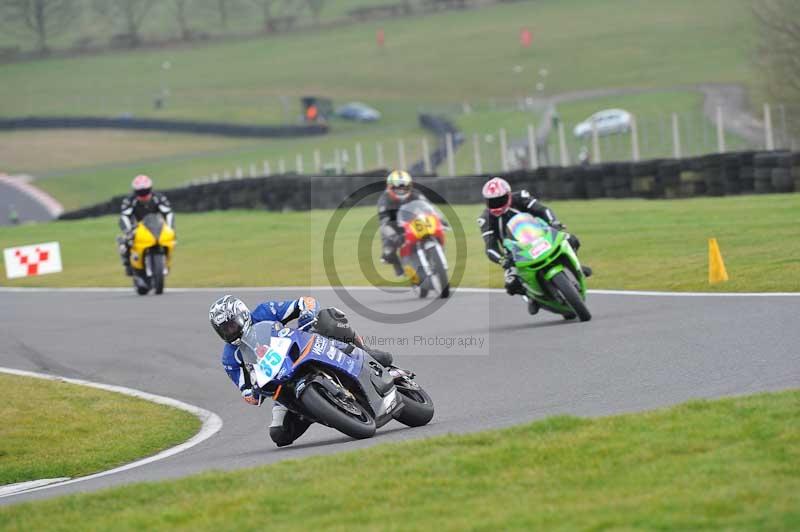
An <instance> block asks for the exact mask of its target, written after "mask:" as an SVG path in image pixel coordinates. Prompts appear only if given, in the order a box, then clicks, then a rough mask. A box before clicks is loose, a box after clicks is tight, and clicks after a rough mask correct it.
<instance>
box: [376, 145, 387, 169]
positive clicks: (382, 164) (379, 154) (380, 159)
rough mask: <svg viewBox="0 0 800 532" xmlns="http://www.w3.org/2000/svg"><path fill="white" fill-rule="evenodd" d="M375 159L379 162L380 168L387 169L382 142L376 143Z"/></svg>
mask: <svg viewBox="0 0 800 532" xmlns="http://www.w3.org/2000/svg"><path fill="white" fill-rule="evenodd" d="M375 158H376V159H377V161H378V168H386V163H385V162H384V161H383V144H381V143H380V142H376V143H375Z"/></svg>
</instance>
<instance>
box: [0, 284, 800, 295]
mask: <svg viewBox="0 0 800 532" xmlns="http://www.w3.org/2000/svg"><path fill="white" fill-rule="evenodd" d="M337 289H344V290H348V291H351V292H363V291H367V290H378V291H392V290H397V291H400V289H397V288H392V287H380V286H336V287H334V286H221V287H194V288H189V287H186V288H180V287H177V288H169V289H165V292H174V293H186V292H198V293H204V292H205V293H220V294H223V293H233V292H237V291H239V292H255V291H263V292H269V291H295V292H301V291H304V290H305V291H322V290H327V291H334V290H337ZM4 292H6V293H15V292H16V293H50V292H52V293H116V292H130V293H131V294H133V291H132V289H131V288H122V287H83V288H82V287H66V288H45V287H21V286H13V287H12V286H0V293H4ZM453 292H454V293H456V292H464V293H498V294H499V293H503V294H504V293H505V290H503V289H502V288H470V287H463V288H462V287H459V288H453ZM588 292H589V293H590V294H598V295H612V296H654V297H800V292H667V291H658V290H605V289H590V290H588Z"/></svg>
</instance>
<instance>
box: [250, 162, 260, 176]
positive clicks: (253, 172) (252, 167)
mask: <svg viewBox="0 0 800 532" xmlns="http://www.w3.org/2000/svg"><path fill="white" fill-rule="evenodd" d="M257 172H258V170H256V165H255V164H250V177H255V176H256V173H257Z"/></svg>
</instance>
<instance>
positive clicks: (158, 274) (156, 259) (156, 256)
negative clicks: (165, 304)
mask: <svg viewBox="0 0 800 532" xmlns="http://www.w3.org/2000/svg"><path fill="white" fill-rule="evenodd" d="M149 257H150V260H151V262H150V268H151V270H150V271H152V272H153V277H151V283H152V286H153V290H155V293H156V294H163V293H164V255H162V254H161V253H153V254H152V255H149Z"/></svg>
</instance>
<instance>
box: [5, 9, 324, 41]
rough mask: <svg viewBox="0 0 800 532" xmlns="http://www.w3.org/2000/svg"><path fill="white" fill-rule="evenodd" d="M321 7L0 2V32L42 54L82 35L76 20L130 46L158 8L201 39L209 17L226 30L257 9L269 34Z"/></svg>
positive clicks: (179, 29) (180, 31)
mask: <svg viewBox="0 0 800 532" xmlns="http://www.w3.org/2000/svg"><path fill="white" fill-rule="evenodd" d="M324 5H325V2H324V0H162V1H161V2H157V1H156V0H0V31H4V32H6V34H9V35H13V36H15V37H18V38H20V39H25V38H27V39H32V40H33V42H34V43H35V47H36V49H37V50H38V51H39V52H40V53H43V54H46V53H48V52H49V51H50V49H51V42H52V40H53V39H55V38H57V37H59V36H61V35H63V34H65V33H67V32H69V31H76V30H77V31H80V29H81V28H79V27H78V23H79V21H80V20H81V19H82V18H83V19H85V18H88V17H93V18H92V19H93V20H96V21H102V23H104V24H108V25H109V27H110V28H111V30H110V31H111V32H112V34H111V43H110V44H112V45H115V46H125V47H130V48H134V47H136V46H139V45H140V44H142V43H143V36H142V27H143V25H144V24H145V23H147V22H148V20H149V17H153V16H154V13H156V11H157V9H159V8H160V9H161V11H159V15H160V16H161V17H164V16H165V14H168V15H167V16H168V17H169V18H171V22H172V24H173V28H174V30H176V31H175V34H176V35H177V36H178V37H179V38H180V39H181V40H183V41H190V40H193V39H195V38H198V37H201V36H202V32H200V31H199V30H198V27H197V26H199V24H197V25H196V23H197V22H198V21H199V20H201V19H207V18H208V14H209V13H213V15H214V18H215V19H216V20H217V21H218V24H219V27H220V28H221V29H222V30H226V29H227V28H228V27H229V24H230V20H231V16H232V14H233V13H237V12H239V11H240V10H242V9H244V8H247V7H249V8H251V9H256V10H257V12H258V14H259V17H260V22H261V24H260V26H261V28H262V30H263V31H264V32H272V31H277V30H279V29H281V28H285V27H291V26H292V25H293V24H294V22H295V21H296V20H298V19H300V18H301V17H309V18H310V20H311V21H312V23H314V24H318V23H319V16H320V13H321V12H322V9H323V7H324ZM154 8H157V9H154Z"/></svg>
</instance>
